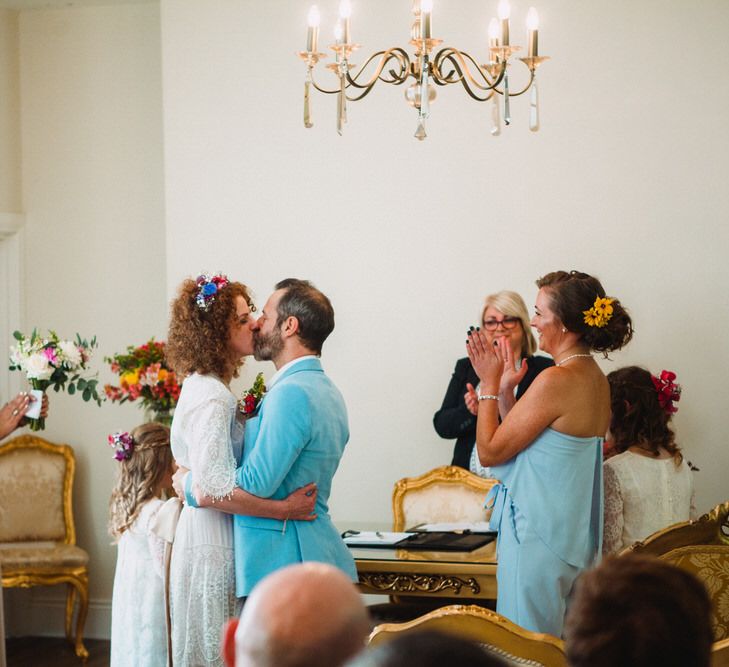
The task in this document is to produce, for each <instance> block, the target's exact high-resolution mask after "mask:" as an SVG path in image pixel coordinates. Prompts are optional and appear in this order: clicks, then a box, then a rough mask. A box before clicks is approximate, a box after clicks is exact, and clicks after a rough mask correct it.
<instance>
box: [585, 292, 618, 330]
mask: <svg viewBox="0 0 729 667" xmlns="http://www.w3.org/2000/svg"><path fill="white" fill-rule="evenodd" d="M613 301H615V299H608V298H605V297H599V296H598V297H597V298H596V299H595V303H594V304H592V308H590V309H589V310H583V311H582V314H583V315H584V316H585V324H587V325H588V326H591V327H601V328H602V327H604V326H605V325H606V324H607V323H608V322H609V321H610V320H611V319H612V317H613Z"/></svg>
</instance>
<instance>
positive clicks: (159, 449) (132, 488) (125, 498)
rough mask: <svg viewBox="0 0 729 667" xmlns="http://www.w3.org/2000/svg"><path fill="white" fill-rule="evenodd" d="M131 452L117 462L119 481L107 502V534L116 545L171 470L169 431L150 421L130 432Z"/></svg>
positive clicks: (165, 427) (161, 425)
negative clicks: (128, 455) (132, 444)
mask: <svg viewBox="0 0 729 667" xmlns="http://www.w3.org/2000/svg"><path fill="white" fill-rule="evenodd" d="M131 436H132V439H133V440H134V450H133V451H132V454H131V456H130V457H129V458H128V459H124V460H122V461H119V478H118V479H117V482H116V486H115V487H114V490H113V491H112V492H111V499H110V501H109V533H110V534H111V536H112V537H113V538H114V542H118V541H119V538H120V537H121V536H122V533H124V531H126V530H128V529H129V527H130V526H131V525H132V524H133V523H134V521H135V520H136V518H137V516H139V511H140V510H141V509H142V505H144V503H145V502H147V501H148V500H150V499H151V498H153V497H154V494H155V492H156V491H157V490H158V489H159V487H160V484H161V483H162V481H163V480H164V478H165V475H167V474H168V473H170V472H171V471H172V462H173V458H172V449H171V448H170V429H169V428H167V426H164V425H163V424H158V423H157V422H151V423H149V424H142V425H141V426H137V428H135V429H134V430H133V431H132V432H131Z"/></svg>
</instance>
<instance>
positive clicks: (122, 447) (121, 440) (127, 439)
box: [107, 431, 134, 461]
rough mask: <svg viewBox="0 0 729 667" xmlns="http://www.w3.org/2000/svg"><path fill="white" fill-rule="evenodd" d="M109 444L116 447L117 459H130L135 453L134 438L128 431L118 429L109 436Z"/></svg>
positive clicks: (115, 454)
mask: <svg viewBox="0 0 729 667" xmlns="http://www.w3.org/2000/svg"><path fill="white" fill-rule="evenodd" d="M107 439H108V441H109V446H110V447H113V448H114V458H115V459H116V460H117V461H128V460H129V459H130V458H132V454H133V453H134V438H132V436H131V435H129V433H127V432H126V431H117V432H116V433H112V434H111V435H110V436H109V437H108V438H107Z"/></svg>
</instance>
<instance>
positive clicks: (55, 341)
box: [10, 329, 102, 431]
mask: <svg viewBox="0 0 729 667" xmlns="http://www.w3.org/2000/svg"><path fill="white" fill-rule="evenodd" d="M13 337H14V338H15V340H16V341H18V343H17V345H14V346H11V348H10V370H11V371H15V370H19V371H23V372H24V373H25V376H26V377H27V379H28V381H29V382H30V384H31V386H32V387H33V389H34V390H35V391H37V392H39V393H38V394H36V400H38V401H40V400H41V398H42V394H41V393H40V392H44V391H46V389H48V388H49V387H53V389H54V390H55V391H61V390H62V389H65V390H66V391H68V393H69V394H75V393H76V391H78V392H80V393H81V396H82V398H83V399H84V401H92V400H93V401H95V402H96V404H97V405H101V400H102V399H101V397H100V396H99V394H98V392H97V389H96V385H97V384H98V382H99V381H98V380H97V379H95V378H93V379H88V378H85V377H82V375H81V371H84V370H87V365H88V363H89V360H90V359H91V354H92V350H93V349H94V348H95V347H96V336H94V337H93V338H92V339H91V340H90V341H87V340H85V339H82V338H81V336H79V335H78V334H76V340H75V341H70V340H61V339H60V338H59V337H58V334H57V333H56V332H55V331H49V332H48V335H47V336H41V335H40V334H39V333H38V332H37V331H36V330H35V329H33V333H32V334H31V335H30V336H24V335H23V334H22V333H20V331H15V332H14V333H13ZM29 425H30V429H31V430H32V431H40V430H42V429H44V428H45V419H44V418H43V417H38V418H29Z"/></svg>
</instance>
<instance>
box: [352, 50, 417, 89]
mask: <svg viewBox="0 0 729 667" xmlns="http://www.w3.org/2000/svg"><path fill="white" fill-rule="evenodd" d="M377 57H380V63H379V65H378V66H377V68H376V69H375V72H374V74H373V75H372V77H371V78H370V80H369V81H367V83H363V84H362V83H358V81H357V80H358V79H359V78H360V77H361V76H362V74H363V73H364V71H365V70H366V69H367V66H368V65H369V64H370V63H371V62H372V61H373V60H374V59H375V58H377ZM391 60H396V61H397V63H398V64H399V66H400V69H399V72H398V71H396V70H393V69H391V70H389V75H390V78H387V77H386V76H384V77H383V76H382V71H383V70H384V69H385V67H386V66H387V64H388V63H389V62H390V61H391ZM409 68H410V58H409V57H408V54H407V52H406V51H405V50H404V49H401V48H400V47H394V48H392V49H387V51H378V52H377V53H373V54H372V55H371V56H370V57H369V58H368V59H367V62H365V64H364V65H362V67H360V68H359V72H357V74H355V75H354V76H351V75H350V74H349V72H347V81H348V82H349V83H350V84H351V85H352V86H354V87H355V88H361V89H365V88H366V89H368V92H369V89H371V88H372V86H374V85H375V83H376V82H377V80H378V79H379V80H380V81H384V82H385V83H394V84H395V85H400V84H401V83H404V82H405V81H406V80H407V78H408V70H409Z"/></svg>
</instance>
